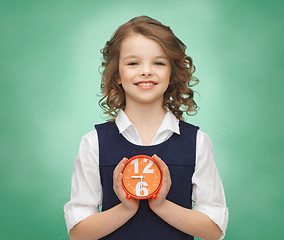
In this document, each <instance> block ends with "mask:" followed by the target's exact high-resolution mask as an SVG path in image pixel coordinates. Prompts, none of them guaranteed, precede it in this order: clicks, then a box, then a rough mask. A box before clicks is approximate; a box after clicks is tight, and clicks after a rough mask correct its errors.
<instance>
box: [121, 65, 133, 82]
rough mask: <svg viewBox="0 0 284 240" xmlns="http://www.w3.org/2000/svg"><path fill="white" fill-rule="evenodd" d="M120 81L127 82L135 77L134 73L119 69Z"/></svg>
mask: <svg viewBox="0 0 284 240" xmlns="http://www.w3.org/2000/svg"><path fill="white" fill-rule="evenodd" d="M119 76H120V81H121V82H128V81H131V79H132V78H133V77H134V76H135V73H134V72H133V71H131V70H129V69H123V68H122V69H120V71H119Z"/></svg>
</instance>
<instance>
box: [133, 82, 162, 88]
mask: <svg viewBox="0 0 284 240" xmlns="http://www.w3.org/2000/svg"><path fill="white" fill-rule="evenodd" d="M135 85H136V86H139V87H150V86H155V85H157V83H155V82H138V83H135Z"/></svg>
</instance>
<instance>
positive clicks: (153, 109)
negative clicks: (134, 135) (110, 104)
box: [124, 104, 166, 145]
mask: <svg viewBox="0 0 284 240" xmlns="http://www.w3.org/2000/svg"><path fill="white" fill-rule="evenodd" d="M124 112H125V114H126V115H127V116H128V118H129V120H130V121H131V122H132V123H133V124H134V126H135V128H136V129H137V131H138V133H139V135H140V137H141V140H142V142H143V145H149V144H150V143H151V141H152V139H153V138H154V136H155V134H156V132H157V131H158V129H159V127H160V125H161V123H162V121H163V119H164V116H165V114H166V110H165V109H164V108H163V107H162V104H156V105H155V104H139V106H137V104H135V105H127V104H126V107H125V110H124Z"/></svg>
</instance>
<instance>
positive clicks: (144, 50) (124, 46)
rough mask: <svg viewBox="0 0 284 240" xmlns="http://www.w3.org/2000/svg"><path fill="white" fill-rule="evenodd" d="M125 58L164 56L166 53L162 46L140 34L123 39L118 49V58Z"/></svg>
mask: <svg viewBox="0 0 284 240" xmlns="http://www.w3.org/2000/svg"><path fill="white" fill-rule="evenodd" d="M126 56H139V57H143V56H144V57H146V56H164V57H166V53H165V51H164V49H163V48H162V46H161V45H160V44H159V43H158V42H156V41H155V40H153V39H151V38H148V37H145V36H144V35H142V34H138V33H133V34H131V35H129V36H128V37H127V38H125V39H124V40H123V41H122V43H121V47H120V58H124V57H126Z"/></svg>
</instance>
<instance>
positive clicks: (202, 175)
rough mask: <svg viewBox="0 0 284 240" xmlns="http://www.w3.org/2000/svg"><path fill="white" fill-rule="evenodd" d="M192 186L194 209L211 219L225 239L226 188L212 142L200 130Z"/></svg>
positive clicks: (226, 218) (226, 219) (226, 217)
mask: <svg viewBox="0 0 284 240" xmlns="http://www.w3.org/2000/svg"><path fill="white" fill-rule="evenodd" d="M192 184H193V188H192V200H193V202H194V206H193V209H194V210H197V211H200V212H202V213H204V214H206V215H207V216H208V217H210V219H211V220H212V221H213V222H214V223H216V224H217V225H218V226H219V228H220V229H221V231H222V237H221V239H223V238H224V236H225V232H226V229H227V224H228V208H227V207H226V199H225V193H224V188H223V184H222V181H221V178H220V175H219V172H218V170H217V167H216V164H215V160H214V152H213V147H212V142H211V140H210V138H209V137H208V135H207V134H205V133H203V132H202V131H200V130H198V132H197V140H196V165H195V172H194V174H193V177H192Z"/></svg>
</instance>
